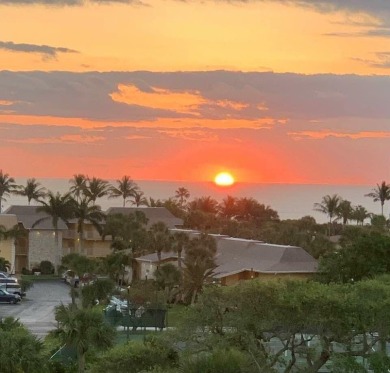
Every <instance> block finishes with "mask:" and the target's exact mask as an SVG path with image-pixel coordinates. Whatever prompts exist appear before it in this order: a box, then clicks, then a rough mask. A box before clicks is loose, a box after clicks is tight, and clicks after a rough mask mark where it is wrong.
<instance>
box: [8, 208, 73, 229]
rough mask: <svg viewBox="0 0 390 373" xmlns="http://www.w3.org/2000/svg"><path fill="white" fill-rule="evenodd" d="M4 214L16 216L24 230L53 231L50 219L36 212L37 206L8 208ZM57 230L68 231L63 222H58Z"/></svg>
mask: <svg viewBox="0 0 390 373" xmlns="http://www.w3.org/2000/svg"><path fill="white" fill-rule="evenodd" d="M5 213H6V214H14V215H16V217H17V220H18V223H21V224H22V225H23V227H24V228H25V229H36V230H43V229H50V230H52V229H54V227H53V223H52V219H51V217H50V216H49V215H47V214H45V213H43V212H37V206H10V207H9V208H8V209H7V210H6V211H5ZM42 218H45V219H44V220H42V221H41V222H40V223H39V224H37V225H35V226H34V227H33V225H34V224H35V222H37V221H38V220H39V219H42ZM58 229H59V230H65V229H68V227H67V226H66V224H65V222H64V221H63V220H60V221H59V222H58Z"/></svg>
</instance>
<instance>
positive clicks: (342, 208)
mask: <svg viewBox="0 0 390 373" xmlns="http://www.w3.org/2000/svg"><path fill="white" fill-rule="evenodd" d="M352 213H353V208H352V205H351V202H350V201H347V200H342V201H340V204H339V206H338V208H337V216H338V217H339V218H340V219H342V220H343V225H346V224H347V223H348V220H350V219H351V218H352Z"/></svg>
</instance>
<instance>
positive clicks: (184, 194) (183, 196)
mask: <svg viewBox="0 0 390 373" xmlns="http://www.w3.org/2000/svg"><path fill="white" fill-rule="evenodd" d="M175 198H176V199H178V200H179V203H180V206H182V207H183V205H184V204H185V202H186V201H187V200H188V198H190V192H189V191H188V189H186V188H184V187H180V188H178V189H177V190H176V191H175Z"/></svg>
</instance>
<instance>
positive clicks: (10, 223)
mask: <svg viewBox="0 0 390 373" xmlns="http://www.w3.org/2000/svg"><path fill="white" fill-rule="evenodd" d="M17 224H18V219H17V217H16V215H12V214H0V225H2V226H3V227H4V228H5V229H7V230H10V229H12V228H13V227H14V226H15V225H17Z"/></svg>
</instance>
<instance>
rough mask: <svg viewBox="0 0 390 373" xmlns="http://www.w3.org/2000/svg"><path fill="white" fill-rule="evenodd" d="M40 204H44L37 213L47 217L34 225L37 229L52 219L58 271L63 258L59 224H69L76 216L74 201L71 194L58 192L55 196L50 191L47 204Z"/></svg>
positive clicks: (55, 266)
mask: <svg viewBox="0 0 390 373" xmlns="http://www.w3.org/2000/svg"><path fill="white" fill-rule="evenodd" d="M40 203H42V206H38V207H37V210H36V211H37V212H43V213H45V214H46V215H47V216H44V217H42V218H40V219H38V220H37V221H36V222H35V223H34V224H33V227H35V226H36V225H38V224H39V223H41V222H42V221H45V220H49V219H51V222H52V225H53V228H54V235H55V242H56V251H57V252H56V255H55V263H54V268H55V270H56V271H57V266H58V265H59V264H60V261H61V257H62V252H61V249H60V245H59V239H58V224H59V222H60V220H63V221H64V222H68V220H69V219H70V218H72V217H73V216H74V200H73V199H72V197H71V195H70V193H66V194H64V195H61V194H60V193H58V192H57V194H54V193H53V192H51V191H49V192H48V195H47V202H46V201H40Z"/></svg>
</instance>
